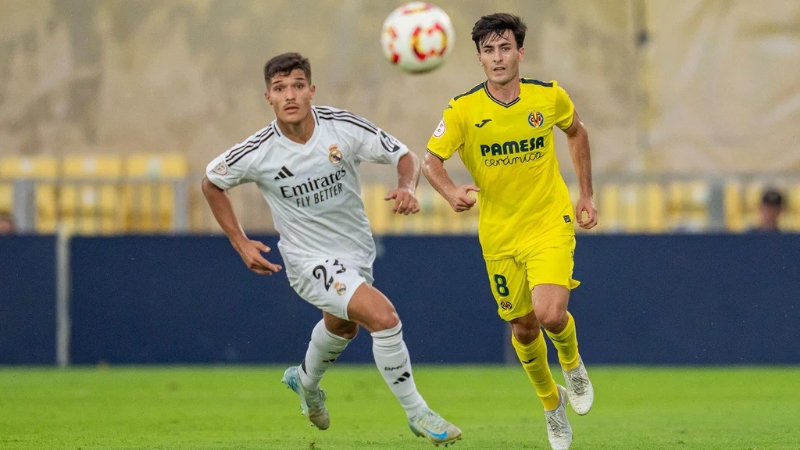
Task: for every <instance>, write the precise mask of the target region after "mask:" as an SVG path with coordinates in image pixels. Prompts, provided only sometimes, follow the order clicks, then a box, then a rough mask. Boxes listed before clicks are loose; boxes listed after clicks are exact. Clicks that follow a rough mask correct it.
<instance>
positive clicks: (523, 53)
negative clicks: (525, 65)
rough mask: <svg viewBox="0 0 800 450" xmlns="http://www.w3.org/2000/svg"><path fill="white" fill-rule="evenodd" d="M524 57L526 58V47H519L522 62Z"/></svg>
mask: <svg viewBox="0 0 800 450" xmlns="http://www.w3.org/2000/svg"><path fill="white" fill-rule="evenodd" d="M524 58H525V47H520V48H519V60H520V62H522V60H523V59H524Z"/></svg>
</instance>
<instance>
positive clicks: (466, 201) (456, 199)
mask: <svg viewBox="0 0 800 450" xmlns="http://www.w3.org/2000/svg"><path fill="white" fill-rule="evenodd" d="M470 192H480V188H478V187H477V186H474V185H471V184H465V185H463V186H459V187H457V188H455V190H454V191H452V192H450V193H449V195H448V196H447V197H446V199H447V203H450V207H451V208H453V211H455V212H464V211H468V210H470V209H472V207H473V206H475V203H476V202H477V201H478V199H477V198H475V197H470V196H469V193H470Z"/></svg>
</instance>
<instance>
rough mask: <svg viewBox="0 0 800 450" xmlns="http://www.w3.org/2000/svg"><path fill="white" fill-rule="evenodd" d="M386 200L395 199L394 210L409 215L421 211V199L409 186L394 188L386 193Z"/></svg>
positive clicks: (396, 212)
mask: <svg viewBox="0 0 800 450" xmlns="http://www.w3.org/2000/svg"><path fill="white" fill-rule="evenodd" d="M383 199H384V200H387V201H388V200H394V205H392V212H393V213H395V214H402V215H404V216H407V215H409V214H416V213H418V212H419V201H418V200H417V197H414V191H412V190H411V189H408V188H398V189H392V190H391V191H389V193H388V194H386V197H384V198H383Z"/></svg>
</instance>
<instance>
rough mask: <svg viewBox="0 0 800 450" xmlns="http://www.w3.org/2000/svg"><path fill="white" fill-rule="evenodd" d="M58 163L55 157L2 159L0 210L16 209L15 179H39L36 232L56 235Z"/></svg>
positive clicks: (0, 168)
mask: <svg viewBox="0 0 800 450" xmlns="http://www.w3.org/2000/svg"><path fill="white" fill-rule="evenodd" d="M57 176H58V160H57V159H56V158H55V157H52V156H32V157H27V156H4V157H2V159H0V179H3V180H4V181H5V182H2V183H0V211H3V212H11V211H12V210H13V208H14V199H13V185H12V181H13V180H14V179H32V180H37V184H36V188H35V194H34V196H35V204H36V230H37V231H38V232H40V233H52V232H53V231H55V228H56V184H55V181H56V177H57Z"/></svg>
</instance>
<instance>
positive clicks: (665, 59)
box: [0, 0, 800, 234]
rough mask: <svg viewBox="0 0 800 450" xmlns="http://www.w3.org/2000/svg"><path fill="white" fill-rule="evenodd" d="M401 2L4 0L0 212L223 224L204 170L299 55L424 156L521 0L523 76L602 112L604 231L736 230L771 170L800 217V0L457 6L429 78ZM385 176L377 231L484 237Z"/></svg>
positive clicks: (325, 83)
mask: <svg viewBox="0 0 800 450" xmlns="http://www.w3.org/2000/svg"><path fill="white" fill-rule="evenodd" d="M399 3H400V2H397V1H377V0H337V1H330V0H285V1H283V0H269V1H256V0H252V1H251V0H167V1H154V0H138V1H114V0H70V1H61V0H30V1H22V0H0V11H2V14H0V212H10V213H12V214H13V215H14V218H15V220H16V222H17V226H18V228H19V229H21V230H22V231H26V232H38V233H53V232H54V231H55V230H56V228H57V226H58V224H64V225H65V229H68V230H73V231H75V232H78V233H82V234H96V233H101V234H119V233H150V232H170V231H175V232H186V231H188V232H202V233H208V232H212V233H213V232H218V231H219V229H218V227H217V225H216V223H215V222H214V220H213V218H212V217H211V216H210V213H209V211H208V208H207V207H206V205H205V203H204V201H203V199H202V195H201V194H200V192H199V189H198V185H199V183H198V182H199V179H200V178H201V177H202V174H203V170H204V168H205V165H206V164H207V162H208V161H210V160H211V158H212V157H214V156H215V155H217V154H219V153H221V152H222V151H224V150H226V149H227V148H229V147H230V146H231V145H233V144H235V143H237V142H239V141H241V140H243V139H245V138H246V137H247V136H249V135H250V134H251V133H252V132H253V131H254V130H257V129H259V128H260V127H262V126H263V124H264V123H266V122H267V121H269V120H272V118H273V117H272V111H271V109H270V108H269V107H268V105H267V104H266V103H265V102H264V100H263V97H262V96H261V93H262V92H263V90H264V88H263V80H262V76H261V68H262V66H263V63H264V62H265V61H266V60H267V59H268V58H269V57H270V56H273V55H274V54H277V53H279V52H283V51H288V50H296V51H299V52H301V53H303V54H306V55H307V56H309V57H310V59H311V61H312V65H313V69H314V74H313V76H314V82H315V84H316V85H317V86H318V94H317V96H316V103H317V104H321V105H322V104H330V105H334V106H338V107H342V108H346V109H349V110H351V111H353V112H355V113H358V114H361V115H363V116H365V117H368V118H370V119H371V120H373V121H374V122H376V123H378V124H380V125H381V126H383V127H384V128H386V129H387V130H388V131H390V132H392V133H393V134H395V135H396V136H397V137H399V138H400V139H401V140H403V141H404V142H406V143H407V144H409V146H410V147H411V148H412V149H413V150H414V151H416V152H417V153H418V154H422V152H424V150H425V143H426V142H427V139H428V137H429V136H430V134H431V132H432V130H433V129H434V128H435V126H436V124H437V123H438V120H439V117H440V114H441V110H442V108H443V107H444V106H445V105H446V103H447V101H448V100H449V98H451V97H452V96H454V95H456V94H458V93H459V92H462V91H465V90H467V89H469V88H470V87H471V86H474V85H475V84H477V83H478V82H480V81H481V80H482V73H481V71H480V70H479V67H478V66H477V64H475V49H474V46H473V44H472V42H471V41H470V39H469V32H470V29H471V25H472V23H474V21H475V19H476V18H477V17H479V16H480V15H481V14H485V13H490V12H495V11H499V10H508V11H514V12H517V13H518V14H520V15H521V16H523V17H524V19H525V20H526V21H527V23H528V25H529V33H528V37H527V40H526V43H525V44H526V45H525V47H526V51H527V53H526V59H525V61H524V63H523V65H522V68H521V72H522V74H523V75H525V76H530V77H535V78H540V79H543V80H550V79H557V80H559V82H560V83H561V84H562V85H563V86H565V87H566V89H567V90H568V91H569V92H570V94H571V96H572V98H573V100H574V101H575V103H576V105H577V107H578V109H579V111H580V112H581V116H582V118H583V119H584V121H585V123H586V124H587V126H588V127H589V130H590V136H591V142H592V153H593V154H592V157H593V166H594V172H595V180H596V181H595V182H596V186H595V201H596V203H597V206H598V209H599V211H600V214H601V216H600V217H601V220H600V224H599V226H598V228H597V231H598V232H623V233H626V232H628V233H630V232H632V233H669V232H674V231H684V232H685V231H689V232H702V231H730V232H741V231H743V230H746V229H747V228H749V227H751V226H752V225H753V224H754V223H755V219H756V212H757V207H758V203H759V200H760V195H761V192H762V189H763V188H764V187H765V186H767V185H769V186H776V187H778V188H780V189H782V190H783V191H784V192H785V193H786V194H787V198H788V202H789V203H788V208H787V210H786V213H785V214H784V217H783V219H782V220H783V221H782V227H783V228H784V229H786V230H795V231H796V230H800V134H798V133H797V131H796V124H797V123H800V85H798V82H797V76H796V73H797V72H798V70H800V57H798V56H800V38H799V37H798V33H800V31H799V30H800V3H798V2H789V1H782V0H765V1H764V2H750V1H743V0H742V1H734V0H686V1H681V2H677V3H676V2H669V1H666V0H624V1H622V0H621V1H614V2H608V1H602V0H525V1H522V0H520V1H512V0H503V1H491V2H490V1H483V0H441V1H439V2H438V4H439V5H440V6H441V7H442V8H444V9H445V10H446V11H447V12H448V13H449V14H450V15H451V18H452V19H453V23H454V25H455V28H456V33H457V35H456V44H455V52H454V54H453V55H452V56H451V58H450V60H449V61H448V62H447V63H446V64H445V65H444V67H443V68H441V69H440V70H438V71H436V72H433V73H431V74H427V75H423V76H410V75H407V74H403V73H401V72H399V71H397V70H395V69H394V68H393V67H391V66H390V65H389V64H388V63H387V62H386V61H384V60H383V58H382V57H381V54H380V48H379V39H378V35H379V30H380V25H381V23H382V21H383V19H384V18H385V16H386V14H387V13H388V12H389V11H391V9H393V8H394V7H395V6H397V5H398V4H399ZM559 138H561V136H559ZM560 144H561V145H560V148H559V151H560V159H561V161H562V165H561V167H562V171H563V172H564V173H565V178H566V179H567V181H568V182H569V184H570V186H571V188H572V189H573V191H574V190H575V189H574V188H575V187H576V186H575V183H574V178H573V177H572V176H571V171H572V166H571V163H570V162H569V157H568V154H567V152H566V147H565V145H563V144H564V141H563V140H562V141H561V143H560ZM459 164H460V163H459V162H458V161H456V160H453V161H452V162H450V163H449V164H448V167H449V169H450V170H451V171H452V172H453V173H454V174H455V177H456V178H461V179H466V177H467V176H468V175H467V174H466V173H465V171H464V170H463V168H462V167H460V166H459ZM388 174H391V172H390V171H387V168H382V167H374V166H365V167H364V168H363V175H364V181H365V185H364V199H365V202H366V205H367V209H368V214H369V216H370V218H371V220H372V223H373V226H374V229H375V231H376V232H377V233H380V234H402V233H414V234H461V233H474V232H475V230H476V221H477V214H476V213H470V214H461V215H455V214H453V213H452V212H451V211H450V209H449V207H448V206H447V204H446V203H444V202H443V201H442V200H441V199H440V198H439V196H437V195H435V192H433V191H432V189H430V187H429V186H428V185H427V184H426V183H425V182H424V181H423V182H422V184H421V186H420V194H419V195H420V197H421V199H422V203H423V210H422V213H421V214H419V215H417V216H415V217H414V218H413V219H411V220H402V221H401V220H392V218H391V217H390V215H389V214H388V212H389V211H388V209H387V208H386V207H385V205H384V202H383V200H382V198H383V195H384V192H385V191H386V189H387V185H386V184H385V182H384V180H386V179H387V175H388ZM232 195H233V197H234V200H235V202H236V206H237V207H238V208H237V209H238V211H239V212H240V214H241V215H242V221H243V223H244V226H245V228H246V229H248V230H250V231H254V232H271V231H272V228H271V219H270V217H269V211H268V209H267V207H266V205H264V202H263V201H261V199H260V194H259V192H258V191H257V189H256V188H255V187H254V186H246V187H243V188H239V189H236V190H234V191H233V193H232ZM245 205H246V207H245Z"/></svg>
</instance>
